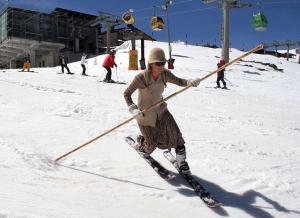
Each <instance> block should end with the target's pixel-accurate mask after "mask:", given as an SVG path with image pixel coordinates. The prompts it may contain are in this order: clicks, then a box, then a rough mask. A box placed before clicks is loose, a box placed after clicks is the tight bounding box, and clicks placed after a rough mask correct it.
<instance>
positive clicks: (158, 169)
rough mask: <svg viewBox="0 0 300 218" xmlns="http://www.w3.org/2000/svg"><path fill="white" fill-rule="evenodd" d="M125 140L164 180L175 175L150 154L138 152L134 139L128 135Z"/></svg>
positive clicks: (170, 178)
mask: <svg viewBox="0 0 300 218" xmlns="http://www.w3.org/2000/svg"><path fill="white" fill-rule="evenodd" d="M125 140H126V142H127V143H128V144H129V145H130V146H131V147H132V148H133V149H134V150H135V151H137V153H138V154H139V155H140V156H141V157H142V158H143V159H144V160H145V161H146V162H147V163H148V164H149V165H150V166H151V167H152V168H153V169H154V170H155V172H156V173H157V174H158V175H159V176H160V177H161V178H163V179H165V180H167V181H168V180H172V179H174V178H175V177H176V176H175V175H174V174H173V173H171V172H170V171H169V170H167V169H166V168H164V167H163V166H162V165H161V164H160V163H159V162H158V161H157V160H155V159H154V158H153V157H152V156H150V155H147V156H145V154H144V153H143V152H140V151H139V150H138V149H137V143H136V141H135V140H134V139H133V138H132V137H130V136H127V137H126V138H125Z"/></svg>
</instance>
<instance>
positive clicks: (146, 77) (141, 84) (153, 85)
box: [124, 69, 187, 127]
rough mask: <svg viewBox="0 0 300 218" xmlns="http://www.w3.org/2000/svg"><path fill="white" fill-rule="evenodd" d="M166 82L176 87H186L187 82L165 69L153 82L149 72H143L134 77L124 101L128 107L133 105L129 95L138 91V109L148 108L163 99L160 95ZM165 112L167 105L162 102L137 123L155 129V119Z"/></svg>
mask: <svg viewBox="0 0 300 218" xmlns="http://www.w3.org/2000/svg"><path fill="white" fill-rule="evenodd" d="M168 82H170V83H173V84H176V85H178V86H187V80H185V79H181V78H178V77H176V76H175V75H174V74H172V73H171V72H170V71H169V70H166V69H165V70H164V71H163V72H162V73H161V74H160V76H159V78H158V79H157V80H156V81H155V80H153V78H152V75H151V71H150V70H145V71H143V72H141V73H139V74H138V75H136V76H135V78H134V79H133V81H132V82H131V84H130V85H129V86H128V88H127V89H126V90H125V92H124V98H125V101H126V103H127V105H128V106H130V105H132V104H134V102H133V101H132V98H131V95H132V93H133V92H135V91H136V90H137V89H138V101H137V106H138V108H139V109H140V110H144V109H146V108H149V107H150V106H152V105H153V104H155V103H157V102H159V101H160V100H162V99H163V96H162V93H163V91H164V90H165V87H166V86H167V83H168ZM166 110H167V104H166V103H165V102H163V103H161V104H160V105H158V106H157V107H155V108H154V109H152V110H150V111H147V112H146V113H145V116H144V117H143V118H141V119H139V120H138V123H139V124H140V125H143V126H152V127H155V123H156V119H157V118H158V119H159V118H160V117H161V116H162V114H163V113H164V112H165V111H166Z"/></svg>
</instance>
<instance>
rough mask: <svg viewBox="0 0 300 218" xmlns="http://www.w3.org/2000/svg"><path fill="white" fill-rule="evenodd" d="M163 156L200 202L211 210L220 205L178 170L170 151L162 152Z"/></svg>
mask: <svg viewBox="0 0 300 218" xmlns="http://www.w3.org/2000/svg"><path fill="white" fill-rule="evenodd" d="M164 156H165V157H166V158H167V160H169V161H170V163H171V164H172V165H173V166H174V167H175V168H176V170H177V171H178V173H179V174H180V175H181V176H182V177H183V178H184V179H185V180H186V181H187V183H188V184H189V185H190V186H191V187H192V188H193V189H194V192H195V193H196V194H197V195H198V196H199V197H200V198H201V200H202V201H203V202H204V203H205V204H206V205H207V206H208V207H211V208H215V207H219V206H221V205H222V204H221V203H220V202H219V201H218V200H216V199H215V198H213V197H212V196H211V195H210V193H209V192H208V191H207V190H206V189H205V188H204V187H203V186H202V185H201V184H200V183H199V182H198V181H197V180H196V179H195V178H194V177H193V176H192V175H191V174H188V173H183V172H181V171H180V170H179V168H178V164H177V161H176V158H175V157H174V155H173V154H172V153H171V152H170V151H164Z"/></svg>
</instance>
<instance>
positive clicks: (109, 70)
mask: <svg viewBox="0 0 300 218" xmlns="http://www.w3.org/2000/svg"><path fill="white" fill-rule="evenodd" d="M105 69H106V70H107V73H106V76H105V80H107V81H108V80H111V68H110V67H105Z"/></svg>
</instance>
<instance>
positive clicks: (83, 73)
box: [81, 64, 86, 75]
mask: <svg viewBox="0 0 300 218" xmlns="http://www.w3.org/2000/svg"><path fill="white" fill-rule="evenodd" d="M81 67H82V75H85V70H86V68H85V65H84V64H81Z"/></svg>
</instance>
